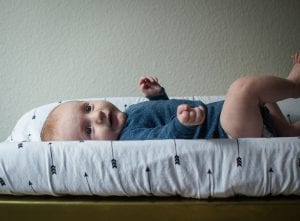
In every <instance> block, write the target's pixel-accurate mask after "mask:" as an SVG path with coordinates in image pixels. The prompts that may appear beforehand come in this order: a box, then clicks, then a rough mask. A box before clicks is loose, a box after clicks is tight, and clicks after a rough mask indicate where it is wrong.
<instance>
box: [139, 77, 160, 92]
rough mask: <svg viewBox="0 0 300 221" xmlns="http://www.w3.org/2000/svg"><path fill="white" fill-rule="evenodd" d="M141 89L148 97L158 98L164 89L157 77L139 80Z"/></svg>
mask: <svg viewBox="0 0 300 221" xmlns="http://www.w3.org/2000/svg"><path fill="white" fill-rule="evenodd" d="M139 87H140V89H141V91H142V93H143V94H144V96H146V97H152V96H157V95H159V94H160V92H161V90H162V87H161V86H160V84H159V83H158V79H157V78H156V77H151V76H143V77H141V78H140V80H139Z"/></svg>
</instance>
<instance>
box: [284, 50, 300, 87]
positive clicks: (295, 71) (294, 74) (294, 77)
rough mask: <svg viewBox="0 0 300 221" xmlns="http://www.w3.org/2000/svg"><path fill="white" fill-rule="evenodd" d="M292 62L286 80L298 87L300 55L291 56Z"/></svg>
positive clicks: (299, 80) (299, 83) (299, 82)
mask: <svg viewBox="0 0 300 221" xmlns="http://www.w3.org/2000/svg"><path fill="white" fill-rule="evenodd" d="M292 60H293V64H294V66H293V68H292V70H291V72H290V74H289V76H288V77H287V79H289V80H291V81H293V82H295V83H296V84H298V85H299V86H300V54H299V53H296V54H295V55H293V56H292Z"/></svg>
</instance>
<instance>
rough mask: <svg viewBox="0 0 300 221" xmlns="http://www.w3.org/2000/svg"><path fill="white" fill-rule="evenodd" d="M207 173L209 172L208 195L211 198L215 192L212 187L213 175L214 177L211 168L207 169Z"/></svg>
mask: <svg viewBox="0 0 300 221" xmlns="http://www.w3.org/2000/svg"><path fill="white" fill-rule="evenodd" d="M207 174H208V181H209V186H208V188H209V195H208V198H209V199H211V198H212V196H213V194H212V188H213V177H212V171H211V169H208V171H207Z"/></svg>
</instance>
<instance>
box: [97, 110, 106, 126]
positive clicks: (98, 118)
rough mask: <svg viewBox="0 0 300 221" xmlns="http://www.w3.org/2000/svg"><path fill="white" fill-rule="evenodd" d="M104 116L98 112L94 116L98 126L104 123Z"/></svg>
mask: <svg viewBox="0 0 300 221" xmlns="http://www.w3.org/2000/svg"><path fill="white" fill-rule="evenodd" d="M105 118H106V115H105V113H104V112H103V111H99V113H98V114H97V116H96V122H97V123H98V124H101V123H103V122H104V121H105Z"/></svg>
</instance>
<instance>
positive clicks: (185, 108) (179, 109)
mask: <svg viewBox="0 0 300 221" xmlns="http://www.w3.org/2000/svg"><path fill="white" fill-rule="evenodd" d="M189 108H190V106H189V105H187V104H181V105H179V106H178V107H177V115H179V114H181V113H182V112H183V111H188V110H189Z"/></svg>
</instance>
